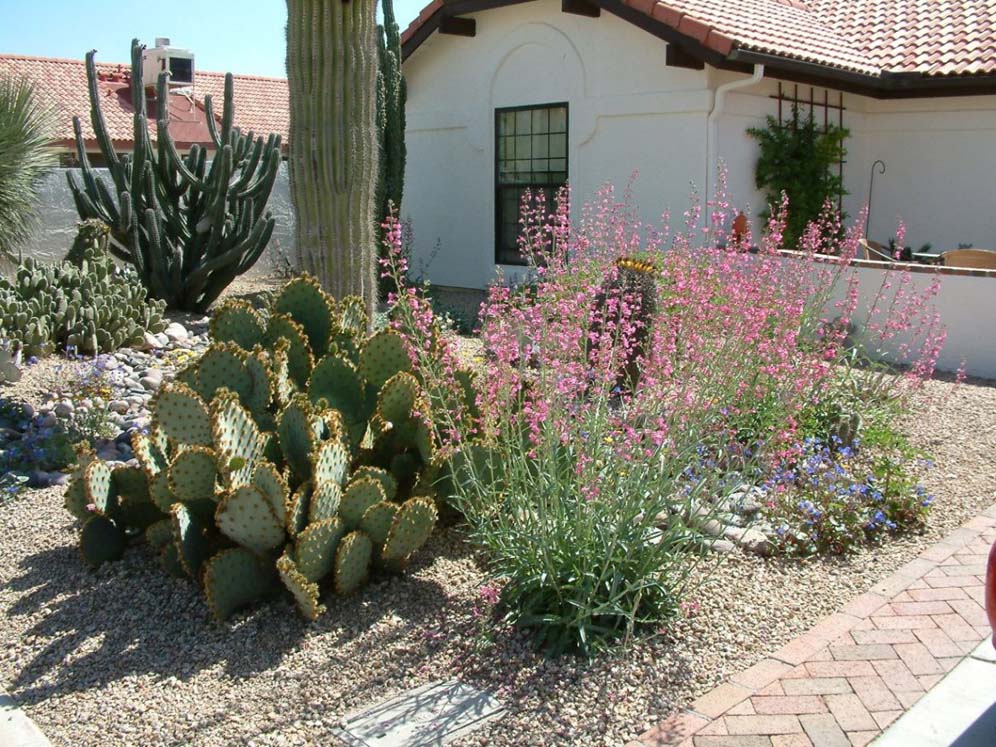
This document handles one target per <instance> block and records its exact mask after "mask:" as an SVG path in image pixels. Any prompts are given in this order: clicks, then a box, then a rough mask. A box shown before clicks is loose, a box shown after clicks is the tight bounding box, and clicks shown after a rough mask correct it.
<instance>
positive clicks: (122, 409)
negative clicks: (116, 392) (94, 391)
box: [107, 399, 129, 415]
mask: <svg viewBox="0 0 996 747" xmlns="http://www.w3.org/2000/svg"><path fill="white" fill-rule="evenodd" d="M128 407H129V405H128V403H127V402H125V401H124V400H123V399H112V400H111V403H110V404H109V405H108V406H107V409H108V410H110V411H111V412H116V413H117V414H118V415H124V414H125V413H127V412H128Z"/></svg>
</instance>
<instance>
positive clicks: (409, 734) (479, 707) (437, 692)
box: [335, 680, 505, 747]
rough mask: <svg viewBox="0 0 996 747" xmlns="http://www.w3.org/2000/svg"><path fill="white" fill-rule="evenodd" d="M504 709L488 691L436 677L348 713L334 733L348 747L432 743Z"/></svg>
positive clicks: (448, 739) (429, 746) (442, 741)
mask: <svg viewBox="0 0 996 747" xmlns="http://www.w3.org/2000/svg"><path fill="white" fill-rule="evenodd" d="M504 712H505V711H504V708H503V707H502V705H501V704H500V703H499V702H498V701H497V700H496V699H495V698H494V696H492V695H491V694H490V693H488V692H485V691H482V690H478V689H476V688H474V687H471V686H470V685H467V684H464V683H462V682H459V681H457V680H451V681H449V682H436V683H431V684H428V685H425V686H423V687H420V688H418V689H416V690H411V691H409V692H406V693H402V694H401V695H399V696H397V697H395V698H392V699H391V700H386V701H384V702H383V703H378V704H377V705H375V706H372V707H370V708H368V709H366V710H365V711H363V712H361V713H357V714H355V715H353V716H350V717H349V718H347V719H346V721H345V723H344V724H343V726H342V727H340V728H339V729H337V730H336V731H335V735H336V736H337V737H338V738H339V739H341V740H343V741H344V742H345V743H346V744H349V745H351V746H352V747H435V746H436V745H445V744H449V743H450V742H452V741H453V740H454V739H456V738H457V737H461V736H463V735H465V734H467V733H469V732H471V731H473V730H474V729H476V728H478V727H479V726H481V725H482V724H484V723H485V722H487V721H490V720H492V719H495V718H498V717H500V716H501V715H502V714H504Z"/></svg>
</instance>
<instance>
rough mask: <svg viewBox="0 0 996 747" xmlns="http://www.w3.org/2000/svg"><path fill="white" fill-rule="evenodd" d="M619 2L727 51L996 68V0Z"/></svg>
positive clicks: (410, 32) (916, 68)
mask: <svg viewBox="0 0 996 747" xmlns="http://www.w3.org/2000/svg"><path fill="white" fill-rule="evenodd" d="M515 1H516V0H509V2H510V3H511V2H515ZM620 1H621V2H622V3H623V4H625V5H626V6H629V7H630V8H632V9H633V10H637V11H639V12H641V13H643V14H644V15H647V16H650V17H651V18H653V19H655V20H657V21H659V22H660V23H663V24H664V25H665V26H668V27H670V28H671V29H673V30H674V31H677V32H678V33H679V34H681V35H683V36H685V37H687V38H689V39H692V40H694V41H697V42H699V43H700V44H702V45H704V46H705V47H706V48H708V49H710V50H713V51H715V52H718V53H719V54H720V55H722V56H724V57H725V56H726V55H728V54H730V52H731V51H735V50H737V49H743V50H745V51H752V52H761V53H766V54H770V55H774V56H776V57H780V58H785V59H788V60H797V61H801V62H809V63H814V64H816V65H819V66H822V67H825V68H831V69H837V70H843V71H848V72H852V73H858V74H861V75H865V76H874V77H880V76H883V75H885V74H889V73H918V74H921V75H924V76H947V75H971V74H987V73H996V0H662V1H660V2H658V1H657V0H620ZM593 2H594V3H595V4H596V5H599V4H602V3H600V2H599V0H593ZM448 4H449V2H446V3H444V2H443V0H434V2H432V3H431V4H430V5H428V6H426V8H425V10H423V11H422V13H420V14H419V17H418V18H417V19H415V21H413V22H412V24H411V25H410V26H409V27H408V29H407V30H406V31H405V32H404V34H403V35H402V42H403V43H405V42H410V41H411V40H413V38H414V39H415V41H414V45H415V46H416V47H417V45H418V44H419V43H420V41H421V38H419V37H422V36H424V34H422V35H417V32H419V30H420V29H421V28H422V27H423V26H424V25H425V24H426V23H428V22H429V20H430V19H431V18H433V17H434V16H436V15H437V14H439V13H441V12H445V11H443V8H444V5H448ZM604 4H605V5H606V6H609V7H611V3H604ZM489 6H490V7H494V4H493V3H489ZM458 7H463V8H468V10H462V11H460V12H470V10H469V9H470V8H472V7H473V3H468V2H462V3H457V2H455V0H454V8H458ZM412 51H414V49H413V48H412V46H411V44H409V45H408V48H407V49H406V54H410V53H411V52H412Z"/></svg>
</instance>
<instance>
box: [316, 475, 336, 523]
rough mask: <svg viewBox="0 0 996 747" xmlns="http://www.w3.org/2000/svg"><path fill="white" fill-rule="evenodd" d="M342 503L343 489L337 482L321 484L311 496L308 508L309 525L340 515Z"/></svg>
mask: <svg viewBox="0 0 996 747" xmlns="http://www.w3.org/2000/svg"><path fill="white" fill-rule="evenodd" d="M341 502H342V488H340V487H339V484H338V483H335V482H320V483H318V487H316V488H315V492H314V494H313V495H312V496H311V503H310V505H309V506H308V523H310V524H314V523H315V522H318V521H322V520H324V519H331V518H332V517H334V516H337V515H338V513H339V505H340V503H341Z"/></svg>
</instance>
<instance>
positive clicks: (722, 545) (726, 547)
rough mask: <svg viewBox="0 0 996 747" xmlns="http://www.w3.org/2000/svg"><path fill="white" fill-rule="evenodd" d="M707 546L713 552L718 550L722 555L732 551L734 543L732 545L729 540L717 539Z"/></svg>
mask: <svg viewBox="0 0 996 747" xmlns="http://www.w3.org/2000/svg"><path fill="white" fill-rule="evenodd" d="M709 547H710V549H711V550H712V551H713V552H718V553H722V554H723V555H726V554H727V553H731V552H733V548H734V547H736V545H734V544H733V543H732V542H730V541H729V540H725V539H718V540H716V541H715V542H713V543H712V544H711V545H710V546H709Z"/></svg>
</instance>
